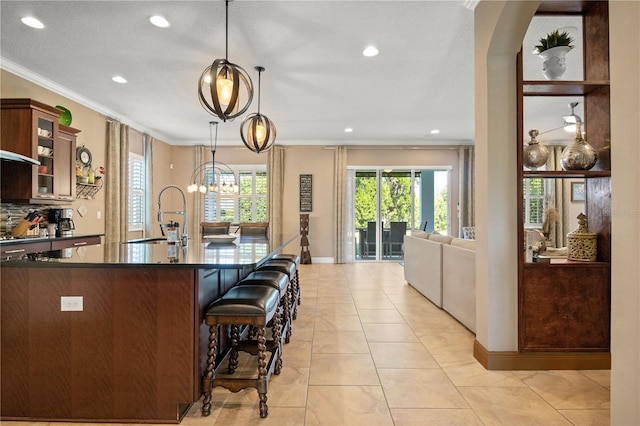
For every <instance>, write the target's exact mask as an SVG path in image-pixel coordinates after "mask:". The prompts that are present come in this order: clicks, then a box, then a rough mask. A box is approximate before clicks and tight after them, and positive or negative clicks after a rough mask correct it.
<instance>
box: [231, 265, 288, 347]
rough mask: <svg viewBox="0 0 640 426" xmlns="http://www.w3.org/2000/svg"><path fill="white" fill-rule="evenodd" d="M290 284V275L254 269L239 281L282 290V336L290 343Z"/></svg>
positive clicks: (243, 283) (240, 283)
mask: <svg viewBox="0 0 640 426" xmlns="http://www.w3.org/2000/svg"><path fill="white" fill-rule="evenodd" d="M289 284H290V281H289V276H288V275H287V274H285V273H284V272H279V271H254V272H252V273H250V274H249V275H247V276H246V277H245V278H244V279H243V280H242V281H240V282H239V283H238V285H268V286H271V287H273V288H275V289H277V290H278V291H279V292H280V308H281V309H282V336H283V337H284V342H285V343H289V341H290V339H291V321H292V318H291V297H292V292H293V289H292V286H291V285H289Z"/></svg>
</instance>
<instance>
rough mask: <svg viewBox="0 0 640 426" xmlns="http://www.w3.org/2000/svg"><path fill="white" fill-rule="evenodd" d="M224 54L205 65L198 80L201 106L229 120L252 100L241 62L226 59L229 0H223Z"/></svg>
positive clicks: (247, 77)
mask: <svg viewBox="0 0 640 426" xmlns="http://www.w3.org/2000/svg"><path fill="white" fill-rule="evenodd" d="M225 13H226V15H225V57H224V59H216V60H215V61H213V63H212V64H211V65H210V66H208V67H207V68H206V69H205V70H204V72H203V73H202V75H201V76H200V80H199V82H198V99H199V100H200V104H201V105H202V107H203V108H204V109H205V110H206V111H207V112H208V113H209V114H212V115H215V116H216V117H218V118H219V119H220V120H222V121H225V122H226V121H231V120H233V119H234V118H236V117H238V116H239V115H242V114H244V112H245V111H246V110H247V109H248V108H249V105H251V101H252V100H253V83H252V81H251V77H249V74H247V72H246V71H245V70H244V69H243V68H242V67H240V66H238V65H236V64H233V63H231V62H229V60H228V56H229V55H228V53H229V0H227V1H225Z"/></svg>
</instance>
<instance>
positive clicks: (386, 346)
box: [369, 342, 439, 368]
mask: <svg viewBox="0 0 640 426" xmlns="http://www.w3.org/2000/svg"><path fill="white" fill-rule="evenodd" d="M369 349H370V350H371V356H372V357H373V361H374V362H375V364H376V368H439V365H438V363H437V362H436V361H435V360H434V359H433V357H431V354H429V351H427V350H426V348H425V347H424V345H423V344H422V343H388V342H373V343H372V342H370V343H369Z"/></svg>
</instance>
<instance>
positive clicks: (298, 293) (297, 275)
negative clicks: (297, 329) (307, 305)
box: [295, 268, 302, 305]
mask: <svg viewBox="0 0 640 426" xmlns="http://www.w3.org/2000/svg"><path fill="white" fill-rule="evenodd" d="M295 275H296V295H297V297H298V305H300V304H302V302H301V300H302V296H301V295H300V274H299V273H298V268H296V274H295Z"/></svg>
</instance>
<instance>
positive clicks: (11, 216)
mask: <svg viewBox="0 0 640 426" xmlns="http://www.w3.org/2000/svg"><path fill="white" fill-rule="evenodd" d="M49 208H51V206H43V205H35V204H10V203H0V236H3V237H4V236H7V235H11V231H12V230H13V228H14V227H15V226H16V225H17V224H18V223H20V221H21V220H22V219H23V218H24V217H25V216H27V215H28V214H29V212H32V211H38V212H39V213H40V214H41V215H42V216H43V217H44V218H45V220H44V221H43V222H40V224H41V225H42V226H44V227H46V226H47V221H46V219H47V216H48V213H49ZM29 232H30V234H32V235H37V234H38V228H37V227H36V228H34V229H33V230H31V231H29Z"/></svg>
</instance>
